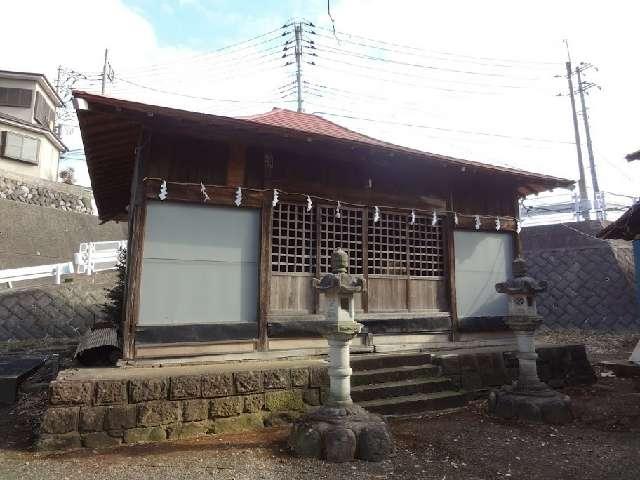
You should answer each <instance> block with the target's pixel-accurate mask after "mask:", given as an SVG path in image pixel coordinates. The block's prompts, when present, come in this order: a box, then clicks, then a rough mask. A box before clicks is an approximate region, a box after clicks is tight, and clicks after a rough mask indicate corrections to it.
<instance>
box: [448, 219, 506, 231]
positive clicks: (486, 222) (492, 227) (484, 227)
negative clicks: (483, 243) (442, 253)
mask: <svg viewBox="0 0 640 480" xmlns="http://www.w3.org/2000/svg"><path fill="white" fill-rule="evenodd" d="M498 218H500V230H499V231H500V232H502V231H505V232H514V231H515V230H516V222H515V220H514V219H513V218H509V217H502V216H498ZM495 221H496V217H488V216H487V215H480V228H479V229H478V231H480V232H492V231H493V232H496V231H498V230H496V223H495ZM455 228H456V229H457V230H476V219H475V217H474V216H473V215H458V225H455Z"/></svg>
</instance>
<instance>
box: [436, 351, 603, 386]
mask: <svg viewBox="0 0 640 480" xmlns="http://www.w3.org/2000/svg"><path fill="white" fill-rule="evenodd" d="M536 353H537V354H538V360H537V362H536V364H537V370H538V376H539V377H540V380H541V381H543V382H545V383H547V384H548V385H549V386H550V387H552V388H562V387H566V386H570V385H585V384H591V383H594V382H595V381H596V376H595V373H594V371H593V368H592V366H591V364H590V363H589V359H588V358H587V353H586V351H585V348H584V345H553V346H539V347H537V348H536ZM433 362H434V363H435V364H437V365H440V367H441V369H442V373H443V375H445V376H447V377H449V378H450V379H451V381H452V382H453V384H454V385H456V386H457V387H458V388H461V389H463V390H466V391H468V392H477V393H479V394H480V393H486V391H487V390H488V389H490V388H491V387H499V386H502V385H508V384H510V383H511V382H512V381H513V380H516V379H517V378H518V359H517V358H516V354H515V352H492V353H469V354H449V355H439V356H435V357H434V359H433Z"/></svg>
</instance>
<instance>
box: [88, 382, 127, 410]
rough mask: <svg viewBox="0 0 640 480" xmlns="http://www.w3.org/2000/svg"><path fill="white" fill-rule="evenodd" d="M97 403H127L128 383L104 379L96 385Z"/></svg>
mask: <svg viewBox="0 0 640 480" xmlns="http://www.w3.org/2000/svg"><path fill="white" fill-rule="evenodd" d="M95 390H96V392H95V404H96V405H119V404H123V403H127V385H126V383H125V382H120V381H114V380H102V381H99V382H96V385H95Z"/></svg>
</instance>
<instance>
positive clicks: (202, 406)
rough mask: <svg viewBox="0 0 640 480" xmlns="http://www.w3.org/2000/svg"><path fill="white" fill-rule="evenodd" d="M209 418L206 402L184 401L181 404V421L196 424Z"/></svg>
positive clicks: (207, 402)
mask: <svg viewBox="0 0 640 480" xmlns="http://www.w3.org/2000/svg"><path fill="white" fill-rule="evenodd" d="M207 418H209V401H208V400H185V401H184V402H182V421H183V422H197V421H199V420H206V419H207Z"/></svg>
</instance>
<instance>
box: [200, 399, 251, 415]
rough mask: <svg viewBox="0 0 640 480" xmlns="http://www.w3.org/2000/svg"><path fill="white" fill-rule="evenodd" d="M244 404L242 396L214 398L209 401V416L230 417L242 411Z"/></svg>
mask: <svg viewBox="0 0 640 480" xmlns="http://www.w3.org/2000/svg"><path fill="white" fill-rule="evenodd" d="M244 406H245V405H244V399H243V398H242V397H222V398H214V399H213V400H211V402H210V407H209V416H210V417H211V418H215V417H232V416H234V415H239V414H240V413H242V411H243V410H244Z"/></svg>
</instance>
